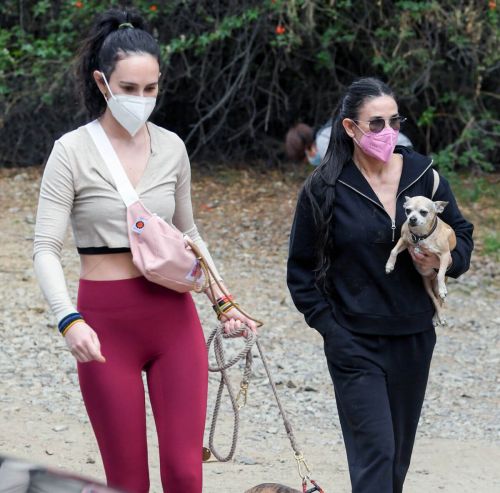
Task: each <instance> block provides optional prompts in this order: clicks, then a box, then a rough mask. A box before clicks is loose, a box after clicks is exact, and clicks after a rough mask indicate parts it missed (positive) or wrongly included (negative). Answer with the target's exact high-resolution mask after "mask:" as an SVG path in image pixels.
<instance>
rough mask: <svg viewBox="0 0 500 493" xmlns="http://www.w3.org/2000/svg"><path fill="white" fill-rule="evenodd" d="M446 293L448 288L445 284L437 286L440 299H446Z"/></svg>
mask: <svg viewBox="0 0 500 493" xmlns="http://www.w3.org/2000/svg"><path fill="white" fill-rule="evenodd" d="M447 294H448V290H447V289H446V286H444V287H442V288H439V297H440V298H441V300H442V301H444V300H445V299H446V295H447Z"/></svg>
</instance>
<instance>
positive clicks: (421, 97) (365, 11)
mask: <svg viewBox="0 0 500 493" xmlns="http://www.w3.org/2000/svg"><path fill="white" fill-rule="evenodd" d="M110 5H111V3H109V4H108V3H107V2H101V1H94V0H88V1H87V0H78V1H63V0H58V1H49V0H17V1H15V0H3V2H2V3H1V4H0V98H1V99H0V155H1V156H2V157H3V159H2V162H1V163H0V165H4V166H5V165H31V164H36V163H40V162H42V161H43V160H44V158H45V157H46V156H47V153H48V151H49V150H50V147H51V146H52V142H53V140H54V138H56V137H57V136H59V135H61V134H62V133H63V132H65V131H68V130H69V129H72V128H74V127H75V126H77V125H79V124H81V123H83V122H84V121H85V114H84V112H83V110H82V109H81V108H80V105H79V102H78V98H77V95H75V94H74V90H73V87H74V80H73V75H72V62H73V57H74V53H75V51H76V48H77V46H78V43H79V41H80V40H81V38H82V36H83V35H84V33H85V32H86V31H87V29H88V26H89V25H90V22H91V20H92V18H93V16H94V14H95V13H96V12H98V11H102V10H104V9H106V8H108V7H109V6H110ZM133 5H134V6H135V7H136V8H138V9H139V10H140V11H142V12H143V14H144V15H145V16H146V17H147V18H148V20H149V21H150V23H151V25H152V27H153V29H154V33H155V36H156V37H157V39H158V40H159V42H160V44H161V47H162V53H163V56H164V67H163V68H162V72H163V74H164V75H163V79H162V90H161V94H160V98H159V104H158V109H157V111H156V113H155V115H154V118H153V119H154V121H156V122H157V123H159V124H161V125H164V126H166V127H167V128H169V129H172V130H174V131H176V132H177V133H179V135H181V137H183V138H184V139H185V140H186V143H187V145H188V147H189V149H190V151H191V153H192V155H195V156H196V157H197V158H198V159H199V160H201V159H206V160H220V159H231V160H243V159H248V158H263V159H267V160H268V161H269V162H276V160H279V159H281V158H283V154H282V141H283V137H284V134H285V133H286V130H287V129H288V127H289V126H290V125H292V124H293V123H295V122H296V121H299V120H301V121H305V122H307V123H310V124H313V125H319V124H321V123H323V122H324V121H325V120H326V119H327V118H328V117H329V116H330V114H331V111H332V109H333V108H334V106H335V104H336V102H337V100H338V98H339V95H340V94H341V93H342V91H343V89H344V88H345V87H346V86H347V85H348V84H349V83H350V82H351V81H352V80H353V79H354V78H356V77H359V76H366V75H376V76H379V77H381V78H382V79H384V80H386V81H387V82H388V83H389V84H390V85H391V86H392V87H393V89H394V90H395V91H396V93H397V95H398V98H399V103H400V112H401V114H404V115H406V116H408V118H409V121H408V124H407V127H406V128H405V133H407V134H408V135H409V136H410V138H411V139H412V141H413V142H414V144H415V147H416V148H417V149H418V150H420V151H421V152H424V153H434V155H435V160H436V162H437V163H438V165H439V166H440V167H442V168H444V169H446V170H453V169H457V168H460V167H474V168H478V169H481V170H486V171H488V170H491V169H493V167H494V166H495V165H496V164H498V161H499V159H498V158H499V154H498V146H497V144H496V143H497V142H498V139H499V137H500V118H499V112H498V109H499V108H498V102H499V97H500V96H499V94H498V80H499V78H500V77H499V76H500V73H499V72H500V55H499V53H500V50H499V43H498V33H499V29H498V27H499V15H498V11H497V8H496V3H495V2H494V1H489V2H488V1H472V0H453V1H452V0H440V1H437V0H426V1H424V0H422V1H420V0H414V1H413V0H397V1H385V0H378V1H373V0H357V1H351V0H336V1H325V0H288V1H285V0H262V1H245V2H242V1H234V0H225V1H222V2H212V1H210V0H171V1H157V2H147V1H143V0H140V1H136V2H133Z"/></svg>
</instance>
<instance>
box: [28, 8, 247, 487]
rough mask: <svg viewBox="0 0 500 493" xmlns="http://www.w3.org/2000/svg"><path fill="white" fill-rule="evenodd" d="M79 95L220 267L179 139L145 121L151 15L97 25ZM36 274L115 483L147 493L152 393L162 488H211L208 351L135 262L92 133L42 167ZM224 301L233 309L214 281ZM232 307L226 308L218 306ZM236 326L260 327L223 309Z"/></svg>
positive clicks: (178, 306) (152, 46)
mask: <svg viewBox="0 0 500 493" xmlns="http://www.w3.org/2000/svg"><path fill="white" fill-rule="evenodd" d="M77 74H78V82H79V84H80V92H81V95H82V98H83V101H84V104H85V107H86V109H87V110H88V113H89V116H90V118H91V119H97V121H98V124H99V125H100V126H101V127H102V129H103V130H104V132H105V134H106V136H107V139H108V140H109V142H110V143H111V145H112V147H113V149H114V151H115V153H116V154H117V156H118V158H119V160H120V162H121V165H122V166H123V168H124V170H125V172H126V174H127V176H128V178H129V180H130V182H131V184H132V186H133V187H134V188H135V190H136V192H137V194H138V195H139V197H140V199H141V201H142V202H143V203H144V205H145V206H146V207H147V208H148V209H149V210H151V211H154V212H155V213H157V214H158V215H159V216H160V217H162V218H163V219H164V220H165V221H167V222H169V223H171V224H173V225H175V226H176V227H177V228H178V229H179V230H180V231H181V232H183V233H185V234H187V235H188V236H189V237H190V238H191V240H192V241H193V242H194V243H195V244H196V245H197V246H198V248H199V249H200V250H201V251H202V253H203V254H204V256H205V258H206V259H207V261H208V262H209V264H210V265H211V267H212V269H213V270H214V272H215V273H216V275H217V277H218V278H219V280H221V279H220V276H219V275H218V274H217V270H216V268H215V266H214V265H213V261H212V259H211V257H210V254H209V252H208V250H207V247H206V245H205V243H204V242H203V240H202V239H201V237H200V235H199V233H198V230H197V228H196V225H195V223H194V221H193V213H192V205H191V195H190V165H189V159H188V155H187V153H186V148H185V146H184V143H183V142H182V140H181V139H180V138H179V137H178V136H177V135H175V134H174V133H172V132H169V131H168V130H165V129H163V128H161V127H158V126H156V125H154V124H152V123H151V122H148V121H147V120H148V118H149V116H150V114H151V112H152V111H153V109H154V106H155V101H156V96H157V94H158V82H159V77H160V49H159V46H158V44H157V42H156V41H155V39H154V38H153V37H152V36H151V34H150V33H149V32H148V31H147V29H146V26H145V25H144V22H143V20H142V18H141V17H140V16H139V15H138V14H137V13H136V12H135V11H131V10H109V11H107V12H105V13H104V14H102V15H100V16H99V17H98V18H97V19H96V21H95V22H94V24H93V27H92V29H91V31H90V34H89V36H88V37H87V38H86V39H85V40H84V41H83V43H82V47H81V50H80V53H79V57H78V70H77ZM70 218H71V223H72V228H73V233H74V238H75V243H76V246H77V249H78V253H79V254H80V260H81V271H80V281H79V287H78V302H77V309H76V308H75V307H74V306H73V304H72V302H71V300H70V297H69V295H68V292H67V289H66V283H65V278H64V273H63V270H62V267H61V262H60V252H61V247H62V244H63V239H64V236H65V232H66V226H67V223H68V220H69V219H70ZM34 267H35V272H36V275H37V278H38V281H39V283H40V286H41V289H42V291H43V294H44V296H45V297H46V299H47V301H48V303H49V305H50V307H51V309H52V311H53V312H54V314H55V316H56V317H57V320H58V321H59V324H58V325H59V330H60V332H61V334H62V335H63V336H64V338H65V340H66V343H67V345H68V347H69V348H70V350H71V353H72V354H73V355H74V356H75V358H76V360H77V366H78V377H79V382H80V388H81V391H82V395H83V399H84V402H85V406H86V409H87V412H88V415H89V418H90V421H91V423H92V427H93V429H94V432H95V435H96V438H97V442H98V445H99V449H100V452H101V456H102V460H103V464H104V469H105V472H106V477H107V481H108V484H109V485H110V486H113V487H116V488H122V489H123V490H125V491H128V492H131V493H143V492H147V491H149V475H148V459H147V444H146V415H145V391H144V387H143V382H142V372H143V371H144V372H145V373H146V376H147V383H148V390H149V395H150V400H151V405H152V409H153V414H154V418H155V423H156V429H157V433H158V441H159V448H160V468H161V480H162V484H163V488H164V490H168V491H182V492H185V493H199V492H201V490H202V440H203V432H204V425H205V410H206V396H207V395H206V394H207V380H208V372H207V354H206V349H205V340H204V337H203V332H202V328H201V325H200V321H199V318H198V315H197V312H196V309H195V306H194V303H193V300H192V298H191V295H190V294H189V293H178V292H176V291H172V290H169V289H167V288H164V287H162V286H160V285H158V284H154V283H152V282H149V281H147V280H146V279H145V278H144V277H142V276H141V273H140V272H139V271H138V269H137V268H136V267H135V265H134V263H133V262H132V254H131V252H130V245H129V241H128V236H127V209H126V207H125V205H124V203H123V201H122V198H121V196H120V194H119V193H118V191H117V189H116V187H115V184H114V181H113V178H112V176H111V174H110V172H109V171H108V169H107V167H106V165H105V163H104V161H103V158H102V157H101V155H100V154H99V151H98V149H97V147H96V145H95V144H94V141H93V140H92V137H91V135H90V133H89V131H88V129H87V128H86V127H85V126H82V127H80V128H77V129H76V130H73V131H72V132H69V133H67V134H65V135H63V136H62V137H61V138H60V139H58V140H57V141H56V142H55V144H54V148H53V150H52V152H51V154H50V157H49V159H48V161H47V165H46V168H45V171H44V175H43V179H42V183H41V189H40V198H39V204H38V211H37V220H36V227H35V240H34ZM214 288H215V299H212V294H210V293H207V296H209V298H210V301H211V302H212V303H213V304H215V303H218V304H219V305H221V303H223V302H224V298H223V293H222V292H220V291H219V290H218V289H217V288H216V287H215V286H214ZM221 300H222V302H221ZM224 313H225V314H224V315H222V316H221V320H222V321H223V322H224V325H225V328H226V330H232V329H235V328H239V327H240V326H241V325H242V324H245V325H246V326H247V327H248V328H249V329H250V330H256V325H255V323H254V322H253V321H252V320H249V319H247V318H246V317H245V316H244V315H242V314H240V313H239V311H237V310H236V309H235V308H231V309H229V307H228V306H227V305H226V306H225V307H224Z"/></svg>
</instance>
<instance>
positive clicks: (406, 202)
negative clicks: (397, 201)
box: [403, 195, 411, 207]
mask: <svg viewBox="0 0 500 493" xmlns="http://www.w3.org/2000/svg"><path fill="white" fill-rule="evenodd" d="M410 199H411V197H408V195H405V202H404V204H403V207H406V204H408V201H409V200H410Z"/></svg>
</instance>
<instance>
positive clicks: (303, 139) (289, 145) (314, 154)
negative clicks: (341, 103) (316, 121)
mask: <svg viewBox="0 0 500 493" xmlns="http://www.w3.org/2000/svg"><path fill="white" fill-rule="evenodd" d="M331 133H332V121H331V120H329V121H327V122H326V123H325V124H324V125H323V126H322V127H320V128H319V129H318V130H317V131H316V132H315V131H314V130H313V128H312V127H310V126H309V125H306V124H305V123H298V124H297V125H294V126H293V127H292V128H291V129H290V130H288V132H287V134H286V138H285V152H286V155H287V157H288V158H289V159H291V160H292V161H297V162H300V161H304V160H305V159H307V162H308V163H309V164H310V165H311V166H319V165H320V164H321V161H322V160H323V158H324V157H325V155H326V150H327V149H328V143H329V142H330V135H331ZM397 145H399V146H404V147H407V148H408V149H413V144H412V143H411V140H410V139H409V138H408V137H407V136H406V135H404V134H403V133H401V132H399V134H398V140H397Z"/></svg>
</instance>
